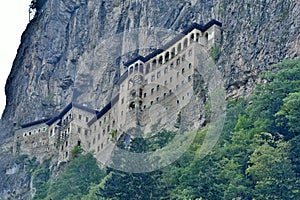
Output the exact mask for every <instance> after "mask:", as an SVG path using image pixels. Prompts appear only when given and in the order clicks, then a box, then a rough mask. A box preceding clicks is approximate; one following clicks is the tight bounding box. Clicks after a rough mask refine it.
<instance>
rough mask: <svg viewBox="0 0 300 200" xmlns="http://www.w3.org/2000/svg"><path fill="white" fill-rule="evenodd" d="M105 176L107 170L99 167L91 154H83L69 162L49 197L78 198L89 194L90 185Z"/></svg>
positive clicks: (50, 191)
mask: <svg viewBox="0 0 300 200" xmlns="http://www.w3.org/2000/svg"><path fill="white" fill-rule="evenodd" d="M104 176H105V172H103V171H102V170H100V169H99V167H98V165H97V163H96V159H95V158H93V156H92V155H91V154H86V155H81V156H79V157H76V158H74V159H73V160H72V161H71V162H70V163H68V164H67V166H66V168H65V170H64V171H63V173H62V174H61V175H60V176H59V177H58V179H57V180H56V181H55V182H54V183H53V184H52V185H51V186H50V189H49V192H48V196H47V198H48V199H50V198H51V199H67V198H71V197H72V198H75V197H76V198H77V197H78V195H79V196H81V195H84V194H87V193H88V191H89V186H90V185H91V184H94V183H99V182H100V181H101V179H102V178H103V177H104ZM72 198H71V199H72ZM78 198H79V197H78Z"/></svg>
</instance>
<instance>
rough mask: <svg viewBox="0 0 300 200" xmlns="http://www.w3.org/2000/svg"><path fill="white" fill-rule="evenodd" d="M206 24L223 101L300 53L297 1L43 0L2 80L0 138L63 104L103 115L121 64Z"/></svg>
mask: <svg viewBox="0 0 300 200" xmlns="http://www.w3.org/2000/svg"><path fill="white" fill-rule="evenodd" d="M213 18H214V19H217V20H218V21H220V22H222V23H223V38H222V44H221V46H220V52H221V54H220V57H219V59H218V62H217V65H218V66H219V69H220V71H221V72H222V75H223V78H224V82H225V88H226V89H227V95H228V97H238V96H244V95H248V94H250V93H251V91H252V89H253V88H254V86H255V83H256V82H257V81H259V80H258V75H259V74H260V73H261V71H262V70H266V69H268V67H269V66H270V65H271V64H273V63H277V62H279V61H281V60H283V59H284V58H293V57H297V56H299V54H300V52H299V49H300V47H299V37H300V36H299V32H300V24H299V23H300V22H299V19H300V2H299V1H297V0H172V1H160V0H147V1H146V0H68V1H60V0H47V1H45V4H44V5H43V7H42V9H41V10H39V13H38V14H37V15H36V17H35V18H34V19H33V20H32V21H31V22H30V24H29V25H28V26H27V29H26V30H25V32H24V33H23V35H22V39H21V40H22V43H21V45H20V47H19V50H18V54H17V57H16V59H15V61H14V64H13V67H12V70H11V73H10V76H9V78H8V80H7V84H6V95H7V105H6V108H5V111H4V113H3V116H2V121H3V123H2V125H4V124H6V125H7V126H6V127H4V129H2V131H1V133H0V137H1V138H7V137H9V136H11V135H12V132H8V131H7V130H10V128H11V127H12V124H13V122H14V123H17V124H19V123H25V122H29V121H32V120H36V119H40V118H42V117H49V116H52V115H53V114H55V113H56V112H57V111H58V110H61V109H62V108H63V107H64V106H65V105H66V104H68V103H69V102H70V101H75V102H79V103H84V104H87V105H89V106H92V107H94V108H102V107H103V105H105V104H106V103H107V102H108V101H109V99H110V98H111V97H112V96H113V91H114V85H115V83H116V81H117V80H118V77H119V76H120V63H122V62H126V61H127V60H128V59H129V58H130V57H132V56H134V55H136V54H137V53H141V54H145V53H147V52H150V51H151V50H152V49H155V48H157V47H159V46H160V44H161V43H164V42H166V41H167V38H168V37H167V36H171V37H172V35H174V33H177V31H180V30H182V29H184V28H186V27H187V26H188V25H190V24H191V23H192V22H197V23H200V24H204V23H206V22H208V21H210V20H211V19H213ZM154 33H155V34H156V36H157V37H156V38H151V37H152V35H154ZM3 156H4V155H3ZM3 156H2V157H3ZM1 160H2V161H3V162H5V163H7V167H5V165H2V168H3V170H2V169H1V171H3V172H5V170H7V169H10V168H11V169H14V165H15V163H16V162H13V161H10V160H9V159H8V161H7V162H6V161H4V160H3V159H1ZM5 168H7V169H5ZM21 168H22V167H21ZM13 171H14V170H12V172H9V173H8V174H10V173H12V174H14V173H13ZM17 171H18V170H17ZM20 171H22V170H20ZM23 171H24V170H23ZM21 176H22V177H23V179H24V181H23V182H22V183H21V184H20V185H19V186H17V185H13V184H11V186H12V187H14V188H15V189H12V188H5V191H6V192H7V191H14V192H16V193H18V194H19V195H21V193H22V190H20V191H17V190H18V189H16V188H18V187H19V188H23V189H24V188H25V190H26V187H27V186H28V183H29V179H28V177H27V176H26V174H22V175H20V176H19V177H21ZM23 179H22V180H23ZM13 180H15V179H12V181H11V182H12V183H13V182H14V181H13ZM15 183H17V182H16V181H15ZM23 183H24V184H25V185H26V187H25V186H24V184H23ZM1 188H2V187H1ZM11 189H12V190H11ZM1 191H2V192H1V194H2V196H3V194H4V193H5V191H4V190H1ZM21 196H22V195H21ZM0 197H1V195H0Z"/></svg>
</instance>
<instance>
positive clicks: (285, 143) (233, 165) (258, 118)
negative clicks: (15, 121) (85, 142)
mask: <svg viewBox="0 0 300 200" xmlns="http://www.w3.org/2000/svg"><path fill="white" fill-rule="evenodd" d="M262 79H263V80H264V81H262V82H263V83H262V84H261V85H259V86H258V87H257V90H256V92H255V94H254V95H253V96H252V97H251V99H250V100H243V99H241V100H239V101H234V102H230V103H229V105H228V109H227V118H226V122H225V126H224V129H223V132H222V135H221V138H220V139H219V141H218V144H217V145H216V146H215V147H214V149H213V150H212V151H211V152H210V153H209V154H208V155H207V156H206V157H204V158H200V157H199V155H198V154H197V152H198V150H199V148H200V147H201V143H202V142H203V138H204V136H205V130H204V131H201V132H199V133H198V134H197V136H196V138H195V141H194V142H193V144H192V145H191V146H190V148H189V149H188V150H187V152H185V154H184V155H183V156H182V157H181V158H180V159H179V160H177V161H176V162H175V163H173V164H172V165H170V166H168V167H166V168H164V169H161V170H158V171H155V172H151V173H141V174H131V173H124V172H119V171H116V170H114V169H108V170H107V172H106V174H105V175H102V174H103V172H100V171H99V172H97V173H92V174H91V168H90V166H94V167H93V168H92V169H93V170H92V171H94V172H96V171H98V169H96V168H95V161H92V160H93V158H92V157H91V156H89V155H87V156H86V159H83V158H85V157H82V158H80V159H77V160H76V159H74V160H73V161H71V162H70V163H69V164H68V166H67V168H66V170H65V172H64V173H63V174H62V176H60V177H59V179H58V180H57V181H56V182H55V183H54V184H52V185H51V187H50V189H49V190H48V195H49V196H51V197H53V199H57V198H58V199H70V198H71V199H300V190H299V188H300V178H299V177H300V159H299V157H298V155H299V153H300V148H299V145H298V144H299V142H300V131H299V124H300V123H299V114H300V110H299V101H300V99H299V98H300V95H299V91H300V59H295V60H286V61H284V62H282V63H281V64H278V65H275V66H274V68H273V70H272V72H267V73H265V74H264V75H263V76H262ZM165 136H167V135H165ZM167 138H168V137H167ZM166 141H167V140H166ZM143 142H144V141H143ZM148 142H149V141H148ZM149 145H150V146H151V144H150V143H149V144H148V146H149ZM141 146H142V145H138V141H135V145H134V148H137V149H136V150H134V151H138V148H140V147H141ZM82 159H83V160H82ZM87 159H88V160H87ZM74 162H75V163H76V164H75V163H74ZM90 162H92V165H90V164H87V163H90ZM85 167H88V168H85ZM71 169H72V170H71ZM76 169H78V170H79V169H86V170H80V173H78V172H77V170H76ZM97 174H101V175H98V176H97ZM86 177H89V179H87V178H86ZM50 194H51V195H50ZM70 195H73V196H70Z"/></svg>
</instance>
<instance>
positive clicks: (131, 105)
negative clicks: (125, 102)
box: [129, 102, 135, 110]
mask: <svg viewBox="0 0 300 200" xmlns="http://www.w3.org/2000/svg"><path fill="white" fill-rule="evenodd" d="M129 109H130V110H133V109H135V103H134V102H131V103H130V104H129Z"/></svg>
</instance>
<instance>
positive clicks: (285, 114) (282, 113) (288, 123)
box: [275, 92, 300, 138]
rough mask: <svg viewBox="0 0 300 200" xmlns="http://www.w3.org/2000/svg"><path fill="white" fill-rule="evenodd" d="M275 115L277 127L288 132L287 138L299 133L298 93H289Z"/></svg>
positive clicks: (299, 107) (299, 99)
mask: <svg viewBox="0 0 300 200" xmlns="http://www.w3.org/2000/svg"><path fill="white" fill-rule="evenodd" d="M283 103H284V104H283V105H282V106H281V108H280V110H279V111H278V112H277V113H276V114H275V117H276V123H277V126H278V127H280V128H281V130H286V132H289V133H290V135H288V138H290V137H293V136H295V135H298V134H299V133H300V126H299V124H300V92H295V93H290V94H289V95H288V97H286V98H284V99H283Z"/></svg>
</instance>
